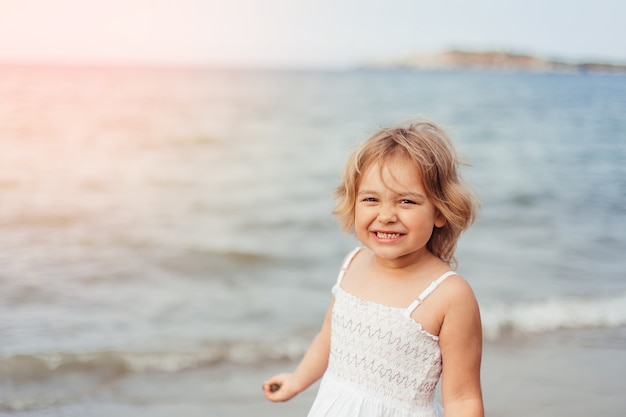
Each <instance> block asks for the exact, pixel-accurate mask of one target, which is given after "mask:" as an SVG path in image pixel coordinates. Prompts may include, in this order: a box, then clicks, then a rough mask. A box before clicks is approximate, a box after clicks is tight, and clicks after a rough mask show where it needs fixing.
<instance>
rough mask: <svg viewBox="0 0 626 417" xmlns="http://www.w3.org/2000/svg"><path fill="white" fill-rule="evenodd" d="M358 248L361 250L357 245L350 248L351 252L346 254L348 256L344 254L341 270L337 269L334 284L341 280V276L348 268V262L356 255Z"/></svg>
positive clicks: (339, 282)
mask: <svg viewBox="0 0 626 417" xmlns="http://www.w3.org/2000/svg"><path fill="white" fill-rule="evenodd" d="M360 250H361V247H360V246H357V247H356V248H354V249H353V250H352V252H350V253H349V254H348V256H346V259H345V260H344V261H343V264H342V265H341V270H340V271H339V275H338V276H337V284H336V285H339V284H341V280H342V279H343V276H344V275H345V273H346V271H347V270H348V266H350V262H352V259H354V257H355V256H356V254H357V253H359V251H360Z"/></svg>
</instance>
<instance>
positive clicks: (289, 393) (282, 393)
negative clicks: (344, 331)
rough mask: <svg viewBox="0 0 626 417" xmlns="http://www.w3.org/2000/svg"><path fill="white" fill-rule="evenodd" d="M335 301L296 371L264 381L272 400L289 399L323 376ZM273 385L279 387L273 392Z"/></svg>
mask: <svg viewBox="0 0 626 417" xmlns="http://www.w3.org/2000/svg"><path fill="white" fill-rule="evenodd" d="M333 303H334V298H333V302H331V303H330V307H329V308H328V311H327V312H326V318H325V319H324V323H323V325H322V328H321V330H320V331H319V333H318V334H317V335H316V336H315V338H314V339H313V341H312V342H311V345H310V346H309V348H308V349H307V351H306V353H305V354H304V357H303V358H302V360H301V361H300V364H299V365H298V367H297V368H296V370H295V372H293V373H287V374H278V375H275V376H273V377H271V378H270V379H268V380H267V381H265V382H264V383H263V392H265V396H266V397H267V398H268V399H269V400H270V401H275V402H277V401H287V400H289V399H291V398H293V397H294V396H295V395H296V394H299V393H300V392H302V391H304V390H305V389H306V388H308V387H309V386H310V385H311V384H313V383H314V382H315V381H317V380H318V379H320V378H321V376H322V375H323V374H324V372H325V371H326V367H327V366H328V355H329V352H330V322H331V317H332V308H333ZM272 385H275V386H276V385H277V386H278V387H279V388H278V389H277V390H274V392H272V389H271V387H272Z"/></svg>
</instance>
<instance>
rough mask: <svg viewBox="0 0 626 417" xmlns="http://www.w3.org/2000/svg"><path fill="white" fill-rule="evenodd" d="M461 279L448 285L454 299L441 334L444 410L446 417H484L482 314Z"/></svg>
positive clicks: (466, 285) (472, 294) (449, 306)
mask: <svg viewBox="0 0 626 417" xmlns="http://www.w3.org/2000/svg"><path fill="white" fill-rule="evenodd" d="M459 278H460V277H459ZM459 278H456V277H455V279H454V284H455V285H449V286H448V288H449V291H450V295H451V296H450V297H449V298H448V300H449V304H448V305H447V308H446V314H445V316H444V319H443V324H442V325H441V330H440V332H439V346H440V348H441V358H442V367H443V370H442V379H441V393H442V397H443V408H444V413H445V415H446V417H457V416H463V417H483V416H484V410H483V399H482V392H481V387H480V362H481V356H482V327H481V322H480V312H479V309H478V303H477V302H476V297H475V296H474V293H473V291H472V289H471V288H470V286H469V284H468V283H467V282H466V281H465V280H464V279H462V278H461V279H459Z"/></svg>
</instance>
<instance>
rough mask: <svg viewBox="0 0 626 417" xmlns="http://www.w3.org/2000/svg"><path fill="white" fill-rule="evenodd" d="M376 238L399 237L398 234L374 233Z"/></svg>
mask: <svg viewBox="0 0 626 417" xmlns="http://www.w3.org/2000/svg"><path fill="white" fill-rule="evenodd" d="M376 237H377V238H379V239H397V238H399V237H400V233H384V232H376Z"/></svg>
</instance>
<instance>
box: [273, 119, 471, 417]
mask: <svg viewBox="0 0 626 417" xmlns="http://www.w3.org/2000/svg"><path fill="white" fill-rule="evenodd" d="M458 165H459V161H458V159H457V157H456V153H455V151H454V148H453V145H452V143H451V142H450V140H449V139H448V137H447V135H446V134H445V132H444V131H443V130H442V129H441V128H439V127H438V126H436V125H435V124H433V123H430V122H416V123H414V124H411V125H410V126H408V127H406V128H404V127H396V128H389V129H383V130H380V131H379V132H377V133H376V134H374V135H373V136H372V137H370V138H369V139H368V140H367V141H365V142H364V143H363V144H362V145H361V146H360V147H359V148H358V149H357V150H356V152H355V153H354V154H353V155H352V156H351V157H350V158H349V159H348V162H347V165H346V168H345V172H344V176H343V182H342V184H341V185H340V186H339V187H338V188H337V190H336V193H335V195H336V198H337V204H336V207H335V210H334V214H335V215H336V216H337V217H338V218H339V220H340V222H341V224H342V227H343V228H344V229H345V230H346V231H353V232H354V233H355V234H356V237H357V238H358V240H359V241H360V243H361V244H362V245H363V247H359V248H357V249H355V250H354V251H353V252H352V253H350V254H349V255H348V256H347V257H346V259H345V260H344V263H343V266H342V268H341V271H340V273H339V277H338V279H337V283H336V284H335V286H334V287H333V290H332V292H333V295H334V297H333V300H332V302H331V305H330V307H329V309H328V313H327V314H326V319H325V320H324V323H323V325H322V328H321V330H320V332H319V333H318V334H317V336H315V338H314V339H313V341H312V343H311V345H310V347H309V348H308V350H307V352H306V354H305V355H304V357H303V359H302V361H301V362H300V364H299V365H298V367H297V369H296V371H295V372H293V373H289V374H280V375H276V376H274V377H272V378H270V379H268V380H267V381H265V383H264V384H263V389H264V392H265V395H266V397H267V398H268V399H269V400H271V401H286V400H289V399H290V398H292V397H293V396H295V395H296V394H298V393H299V392H301V391H303V390H304V389H306V388H307V387H308V386H310V385H311V384H313V383H314V382H315V381H317V380H318V379H319V378H320V377H322V376H323V379H322V382H321V384H320V388H319V392H318V394H317V397H316V399H315V401H314V403H313V405H312V407H311V410H310V412H309V417H321V416H324V417H357V416H358V417H382V416H385V417H436V416H442V415H443V414H444V411H445V416H446V417H455V416H466V417H469V416H471V417H474V416H481V417H482V416H483V402H482V394H481V387H480V361H481V352H482V334H481V322H480V314H479V310H478V305H477V302H476V298H475V297H474V293H473V292H472V289H471V288H470V286H469V285H468V283H467V282H466V281H465V280H464V279H463V278H462V277H460V276H459V275H457V274H456V273H455V272H454V271H452V270H451V269H450V268H451V266H454V265H455V259H454V250H455V247H456V243H457V239H458V237H459V235H460V234H461V232H462V231H463V230H465V229H466V228H467V227H468V226H469V225H470V224H471V223H472V222H473V220H474V217H475V214H476V209H477V205H478V203H477V201H476V200H475V198H474V195H473V193H472V192H471V190H470V189H469V188H468V187H467V186H466V185H464V183H463V182H462V181H461V179H460V175H459V172H458ZM440 377H441V379H442V386H441V392H442V398H443V408H442V407H441V405H440V404H439V403H437V402H436V401H435V399H434V395H435V387H436V385H437V383H438V381H439V378H440Z"/></svg>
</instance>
